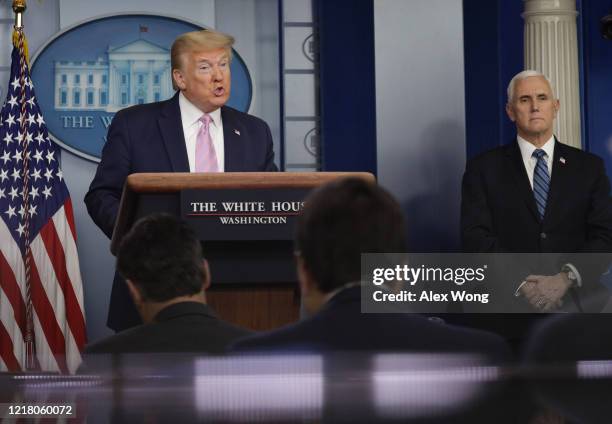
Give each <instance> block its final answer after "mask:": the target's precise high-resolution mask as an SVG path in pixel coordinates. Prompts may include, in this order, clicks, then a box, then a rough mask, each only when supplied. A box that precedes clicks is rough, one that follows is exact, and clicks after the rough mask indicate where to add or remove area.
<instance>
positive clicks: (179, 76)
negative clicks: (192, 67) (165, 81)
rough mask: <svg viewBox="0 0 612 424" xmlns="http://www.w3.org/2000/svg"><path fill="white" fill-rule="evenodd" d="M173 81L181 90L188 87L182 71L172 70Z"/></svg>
mask: <svg viewBox="0 0 612 424" xmlns="http://www.w3.org/2000/svg"><path fill="white" fill-rule="evenodd" d="M172 80H173V81H174V84H175V85H176V86H177V87H178V88H179V90H184V89H185V87H186V86H187V85H186V84H185V79H184V78H183V72H182V71H181V70H180V69H173V70H172Z"/></svg>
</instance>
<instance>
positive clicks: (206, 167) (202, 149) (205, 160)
mask: <svg viewBox="0 0 612 424" xmlns="http://www.w3.org/2000/svg"><path fill="white" fill-rule="evenodd" d="M210 121H211V117H210V115H209V114H207V113H205V114H204V115H202V117H201V118H200V122H202V126H201V127H200V130H199V131H198V136H197V138H196V150H195V171H196V172H218V171H219V166H218V165H217V153H215V146H214V145H213V142H212V138H211V137H210V131H209V127H210Z"/></svg>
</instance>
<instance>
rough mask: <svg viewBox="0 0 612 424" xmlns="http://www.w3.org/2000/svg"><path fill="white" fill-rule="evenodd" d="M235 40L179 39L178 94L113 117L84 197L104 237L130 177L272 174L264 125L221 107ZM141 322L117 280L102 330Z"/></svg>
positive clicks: (211, 34)
mask: <svg viewBox="0 0 612 424" xmlns="http://www.w3.org/2000/svg"><path fill="white" fill-rule="evenodd" d="M233 43H234V39H233V37H231V36H229V35H227V34H223V33H220V32H217V31H212V30H203V31H194V32H189V33H186V34H183V35H181V36H180V37H178V38H177V39H176V40H175V42H174V44H173V45H172V50H171V66H172V79H173V87H174V88H175V89H176V90H178V91H177V93H176V94H175V95H174V96H173V97H172V98H171V99H169V100H166V101H162V102H157V103H150V104H144V105H137V106H133V107H129V108H127V109H123V110H121V111H119V112H117V114H116V115H115V117H114V118H113V121H112V123H111V125H110V127H109V130H108V137H107V142H106V144H105V146H104V149H103V151H102V159H101V161H100V164H99V165H98V169H97V171H96V175H95V177H94V179H93V181H92V182H91V186H90V187H89V191H88V193H87V194H86V196H85V203H86V205H87V210H88V212H89V214H90V216H91V217H92V219H93V220H94V222H95V223H96V225H98V227H100V229H101V230H102V231H103V232H104V233H105V234H106V235H107V236H108V237H109V238H110V237H111V236H112V233H113V228H114V225H115V220H116V219H117V213H118V210H119V200H120V198H121V192H122V189H123V185H124V183H125V180H126V178H127V176H128V175H129V174H133V173H138V172H241V171H243V172H250V171H276V170H277V168H276V165H275V164H274V151H273V147H272V136H271V133H270V128H269V127H268V125H267V124H266V123H265V122H264V121H262V120H261V119H259V118H256V117H254V116H251V115H248V114H246V113H242V112H239V111H237V110H235V109H232V108H230V107H227V106H225V103H226V102H227V101H228V99H229V96H230V88H231V79H230V62H231V58H232V45H233ZM139 322H140V320H139V318H138V314H137V313H136V310H135V309H134V307H133V304H132V302H131V300H130V298H129V296H128V293H127V289H126V288H125V284H124V283H123V281H122V280H121V279H120V278H117V276H115V281H114V283H113V291H112V294H111V301H110V308H109V315H108V322H107V325H108V326H109V327H110V328H112V329H114V330H116V331H119V330H122V329H125V328H128V327H131V326H134V325H137V324H138V323H139Z"/></svg>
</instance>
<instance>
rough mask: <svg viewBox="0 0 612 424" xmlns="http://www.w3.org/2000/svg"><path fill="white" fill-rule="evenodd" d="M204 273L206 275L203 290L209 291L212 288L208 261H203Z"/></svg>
mask: <svg viewBox="0 0 612 424" xmlns="http://www.w3.org/2000/svg"><path fill="white" fill-rule="evenodd" d="M202 273H203V274H204V280H203V281H202V288H203V289H204V290H208V288H209V287H210V267H209V266H208V261H207V260H206V259H202Z"/></svg>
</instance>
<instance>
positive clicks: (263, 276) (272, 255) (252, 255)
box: [111, 172, 375, 330]
mask: <svg viewBox="0 0 612 424" xmlns="http://www.w3.org/2000/svg"><path fill="white" fill-rule="evenodd" d="M349 176H350V177H357V178H362V179H366V180H368V181H372V182H374V181H375V179H374V176H373V175H372V174H370V173H353V172H351V173H347V172H308V173H293V172H291V173H289V172H287V173H285V172H236V173H230V172H226V173H212V174H204V173H202V174H200V173H147V174H132V175H130V176H129V177H128V178H127V181H126V184H125V186H124V189H123V195H122V198H121V203H120V209H119V215H118V218H117V222H116V224H115V229H114V232H113V238H112V241H111V251H112V252H113V254H116V252H117V250H118V247H119V243H120V242H121V239H122V237H123V235H124V234H125V233H126V232H127V231H128V230H129V229H130V228H131V226H132V225H133V224H134V222H135V221H136V220H137V219H139V218H141V217H143V216H146V215H149V214H151V213H155V212H165V213H170V214H173V215H176V216H182V217H183V218H184V219H186V221H187V222H188V223H190V225H192V226H193V227H194V229H195V230H196V233H197V234H198V236H199V237H200V239H201V240H202V245H203V249H204V255H205V257H206V258H207V260H208V261H209V263H210V267H211V274H212V285H211V288H210V289H209V290H208V291H207V300H208V303H209V304H210V305H211V306H212V307H213V308H214V309H215V311H216V312H217V313H218V314H219V316H220V317H222V318H223V319H225V320H227V321H230V322H232V323H235V324H237V325H240V326H243V327H247V328H250V329H253V330H268V329H272V328H277V327H280V326H282V325H284V324H288V323H290V322H294V321H296V320H297V319H298V315H299V292H298V288H297V283H296V275H295V267H294V263H293V242H292V239H293V230H294V229H293V223H294V216H293V217H290V218H289V222H288V224H285V225H282V226H280V227H279V226H274V228H272V227H268V228H270V230H269V231H268V229H267V228H262V227H261V226H258V227H257V228H254V229H255V230H256V233H257V234H256V235H254V236H253V235H249V234H248V233H249V232H251V230H250V229H249V227H248V226H242V227H241V226H236V225H232V226H227V225H226V226H223V225H220V224H219V222H217V221H218V220H220V219H221V218H219V217H218V216H219V215H223V213H218V214H212V213H208V214H196V213H186V212H185V204H186V200H185V193H196V195H198V196H199V198H203V199H206V198H208V197H210V198H218V197H219V196H220V195H221V196H228V195H229V196H232V195H236V196H240V193H242V194H243V195H244V194H248V197H249V198H251V199H253V198H254V193H255V198H256V197H257V196H258V195H260V194H261V195H262V196H267V197H270V196H274V195H275V193H282V194H283V195H287V194H289V195H290V196H293V197H294V198H300V199H303V197H304V196H305V195H306V194H307V192H308V191H309V190H311V189H313V188H315V187H317V186H319V185H322V184H324V183H326V182H329V181H331V180H334V179H337V178H343V177H349ZM221 203H222V202H221ZM296 214H297V213H293V214H292V215H296ZM229 215H231V214H229ZM234 215H236V214H234ZM252 215H255V214H252ZM258 215H261V213H259V214H258ZM202 219H208V220H209V221H212V220H215V223H214V225H213V227H214V228H213V229H212V230H202V228H201V223H202ZM226 219H227V218H226ZM215 226H216V227H215ZM241 233H244V234H245V237H244V239H242V237H241ZM211 238H212V239H211Z"/></svg>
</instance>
